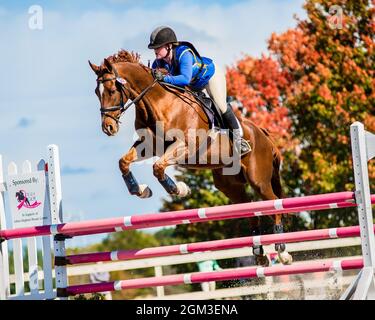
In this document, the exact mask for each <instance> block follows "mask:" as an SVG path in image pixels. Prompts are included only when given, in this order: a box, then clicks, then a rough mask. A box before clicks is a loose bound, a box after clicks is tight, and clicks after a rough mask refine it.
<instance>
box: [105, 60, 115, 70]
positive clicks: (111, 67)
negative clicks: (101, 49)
mask: <svg viewBox="0 0 375 320" xmlns="http://www.w3.org/2000/svg"><path fill="white" fill-rule="evenodd" d="M104 65H105V66H106V67H107V69H108V71H109V72H112V71H113V65H112V63H110V62H109V61H108V60H107V59H104Z"/></svg>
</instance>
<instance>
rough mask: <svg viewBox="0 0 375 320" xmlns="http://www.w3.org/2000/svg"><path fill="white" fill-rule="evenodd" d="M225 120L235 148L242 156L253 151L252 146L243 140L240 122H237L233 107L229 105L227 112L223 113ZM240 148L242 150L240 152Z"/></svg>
mask: <svg viewBox="0 0 375 320" xmlns="http://www.w3.org/2000/svg"><path fill="white" fill-rule="evenodd" d="M223 120H224V122H225V125H226V126H227V128H228V129H229V131H230V132H231V135H232V139H233V147H234V148H236V150H237V151H240V152H239V153H240V155H241V156H243V155H245V154H246V153H249V152H250V151H251V147H250V144H249V143H248V142H247V141H246V140H245V139H243V138H241V134H240V128H239V126H238V122H237V120H236V116H235V115H234V112H233V110H232V107H231V106H230V105H229V104H228V107H227V111H225V112H224V113H223ZM238 147H239V148H240V150H238Z"/></svg>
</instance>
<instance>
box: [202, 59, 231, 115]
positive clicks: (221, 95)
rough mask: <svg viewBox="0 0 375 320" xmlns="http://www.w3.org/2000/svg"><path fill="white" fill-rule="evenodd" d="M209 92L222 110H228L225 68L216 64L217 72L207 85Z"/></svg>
mask: <svg viewBox="0 0 375 320" xmlns="http://www.w3.org/2000/svg"><path fill="white" fill-rule="evenodd" d="M205 89H206V90H207V93H208V94H209V96H210V97H211V98H212V100H214V101H215V103H216V105H217V106H218V107H219V109H220V111H221V112H222V113H224V112H225V111H227V81H226V79H225V74H224V72H223V70H222V69H221V68H220V67H218V66H217V65H216V64H215V73H214V75H213V76H212V77H211V79H210V81H209V82H208V84H207V85H206V87H205Z"/></svg>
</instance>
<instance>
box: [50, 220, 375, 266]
mask: <svg viewBox="0 0 375 320" xmlns="http://www.w3.org/2000/svg"><path fill="white" fill-rule="evenodd" d="M374 231H375V225H374ZM359 235H360V229H359V226H353V227H342V228H330V229H321V230H310V231H299V232H288V233H280V234H267V235H261V236H252V237H240V238H233V239H224V240H214V241H204V242H196V243H189V244H180V245H171V246H163V247H155V248H145V249H139V250H118V251H111V252H95V253H85V254H75V255H68V256H66V257H62V259H57V260H56V262H55V264H61V263H62V264H70V265H77V264H81V263H96V262H106V261H121V260H130V259H145V258H153V257H165V256H171V255H180V254H188V253H194V252H202V251H218V250H226V249H234V248H243V247H251V246H253V245H269V244H274V243H279V242H284V243H290V242H300V241H314V240H324V239H334V238H349V237H358V236H359Z"/></svg>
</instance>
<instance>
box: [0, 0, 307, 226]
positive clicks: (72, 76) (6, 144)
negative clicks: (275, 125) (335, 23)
mask: <svg viewBox="0 0 375 320" xmlns="http://www.w3.org/2000/svg"><path fill="white" fill-rule="evenodd" d="M116 1H118V0H116ZM302 2H303V1H302V0H293V1H287V2H286V1H271V0H267V1H249V2H241V3H238V4H235V5H232V6H226V7H225V8H224V7H222V6H220V5H204V7H202V6H200V5H192V4H188V3H187V2H172V3H171V4H168V5H166V6H164V7H161V8H158V9H145V8H136V7H132V9H129V10H126V9H124V11H123V12H120V11H118V12H111V11H103V12H97V11H81V12H75V14H74V15H69V14H68V13H67V12H65V11H61V12H57V11H53V12H52V11H49V10H48V8H44V28H43V30H40V31H39V30H30V29H29V28H28V18H29V16H28V15H27V12H25V13H23V14H19V15H15V14H14V13H10V11H7V10H6V8H5V9H2V8H0V16H1V17H2V19H1V20H0V39H2V42H3V43H4V44H6V45H3V46H2V49H1V50H0V61H1V62H2V66H1V71H2V77H0V97H1V98H0V99H1V100H0V119H1V123H2V125H1V126H0V153H1V154H3V155H5V160H6V161H9V160H11V159H15V160H21V159H24V158H28V159H30V160H34V161H37V160H38V159H39V157H40V156H41V155H44V153H45V146H46V145H47V144H50V143H56V144H58V145H59V146H60V152H61V161H62V165H66V166H71V167H78V168H80V167H87V168H91V169H92V170H93V172H92V173H87V174H85V175H81V176H79V175H72V176H64V177H63V193H64V201H65V205H64V207H65V208H67V209H74V210H77V209H79V211H82V212H86V213H87V216H86V217H85V218H87V219H89V218H103V217H109V216H119V215H124V214H132V213H142V212H151V211H156V210H158V208H159V206H160V201H159V200H160V198H161V197H166V193H165V192H164V190H163V189H162V187H161V186H160V185H159V184H158V182H157V181H155V178H154V177H153V175H152V167H151V166H150V165H145V167H144V168H143V167H140V166H135V167H134V174H135V176H136V177H137V178H138V180H139V182H140V183H148V184H149V185H150V186H151V187H152V189H153V191H154V197H153V198H152V199H148V200H139V199H138V198H134V197H131V196H130V195H128V193H127V190H126V187H125V185H124V183H123V181H122V178H121V175H120V172H119V170H118V165H117V161H118V159H119V157H120V156H121V155H122V154H123V153H125V152H126V150H127V149H128V148H129V147H130V145H131V143H132V139H133V128H134V126H133V119H134V110H129V112H127V113H126V115H125V118H124V123H123V125H122V128H121V131H120V134H119V136H117V137H114V138H108V137H107V136H105V135H104V134H103V133H102V132H101V129H100V114H99V106H98V101H97V98H96V96H95V95H94V92H93V91H94V88H95V75H94V74H93V73H92V71H91V69H90V68H89V66H88V64H87V60H88V59H90V60H92V61H93V62H94V63H100V62H101V61H102V60H103V58H104V57H106V56H108V55H110V54H112V53H114V52H116V51H117V50H118V49H120V48H125V49H129V50H135V51H138V52H140V53H141V55H142V60H143V61H144V62H146V61H147V60H148V59H151V60H152V59H153V58H154V56H153V52H152V51H150V50H148V49H147V43H148V40H149V34H150V33H151V31H152V30H153V28H154V27H156V26H157V25H170V26H172V27H174V28H175V29H176V32H177V34H178V35H179V38H180V39H184V40H189V41H191V42H193V43H194V44H195V45H196V47H197V48H199V50H200V52H201V53H202V55H206V56H209V57H212V58H214V59H215V60H216V62H217V63H218V64H221V65H229V64H232V63H234V62H235V60H236V59H238V58H239V57H241V53H242V52H243V53H250V54H253V55H259V54H260V53H261V52H262V51H265V50H266V40H267V39H268V37H269V36H270V34H271V32H273V31H277V32H280V31H283V30H286V29H287V28H288V27H292V26H293V25H294V24H295V23H294V20H293V18H292V16H293V14H294V13H298V14H299V15H302V13H301V12H302V11H301V5H302ZM22 119H32V125H31V126H26V127H25V126H24V127H22V126H17V124H19V123H20V121H21V120H22ZM10 157H11V159H10ZM170 171H171V170H169V172H170ZM100 194H102V197H101V198H100V197H98V195H100ZM96 200H97V201H96ZM129 208H132V211H129Z"/></svg>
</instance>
